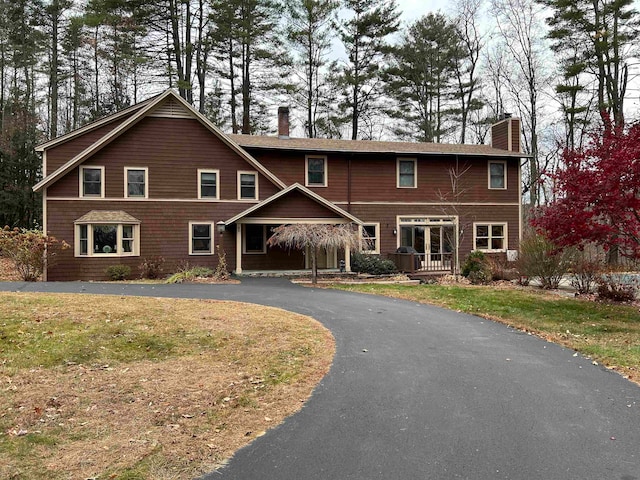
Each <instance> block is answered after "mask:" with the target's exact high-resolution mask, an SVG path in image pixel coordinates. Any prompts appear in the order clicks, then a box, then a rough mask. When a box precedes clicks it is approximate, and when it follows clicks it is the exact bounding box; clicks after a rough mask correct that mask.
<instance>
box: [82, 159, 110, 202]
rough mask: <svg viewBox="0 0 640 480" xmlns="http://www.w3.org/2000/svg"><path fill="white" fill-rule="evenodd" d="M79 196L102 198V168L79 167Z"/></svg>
mask: <svg viewBox="0 0 640 480" xmlns="http://www.w3.org/2000/svg"><path fill="white" fill-rule="evenodd" d="M80 196H81V197H86V198H91V197H96V198H103V197H104V167H80Z"/></svg>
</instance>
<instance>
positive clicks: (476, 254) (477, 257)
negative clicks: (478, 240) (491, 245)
mask: <svg viewBox="0 0 640 480" xmlns="http://www.w3.org/2000/svg"><path fill="white" fill-rule="evenodd" d="M485 260H486V257H485V254H484V252H481V251H480V250H474V251H473V252H471V253H469V255H467V258H465V259H464V263H463V264H462V270H461V272H460V273H462V276H463V277H468V276H469V274H470V273H471V272H477V271H479V270H483V269H485V268H486V263H485Z"/></svg>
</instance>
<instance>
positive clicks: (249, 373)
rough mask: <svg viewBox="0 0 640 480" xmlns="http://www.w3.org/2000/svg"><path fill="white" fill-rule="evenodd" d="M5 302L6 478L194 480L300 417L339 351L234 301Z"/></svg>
mask: <svg viewBox="0 0 640 480" xmlns="http://www.w3.org/2000/svg"><path fill="white" fill-rule="evenodd" d="M0 305H1V306H2V308H0V380H1V382H0V383H1V384H2V394H0V478H3V479H4V478H7V479H14V478H15V479H25V480H31V479H40V478H47V479H51V480H62V479H66V478H94V477H95V478H98V479H99V480H109V479H114V478H118V479H130V480H134V479H136V480H137V479H152V478H153V479H155V478H194V477H195V476H197V475H199V474H201V473H202V472H203V471H206V470H209V469H211V466H212V465H214V464H217V463H218V462H219V461H221V460H222V459H224V458H226V457H228V456H230V455H231V454H232V453H233V452H234V451H235V450H236V449H237V448H240V447H241V446H243V445H245V444H246V443H247V442H249V441H250V440H251V439H252V438H253V437H252V436H251V435H247V433H246V432H254V435H257V434H259V433H260V432H262V431H264V430H266V429H267V428H270V427H271V426H273V425H276V424H277V423H278V422H280V421H281V420H282V418H283V417H284V416H285V415H288V414H290V413H293V412H295V411H296V410H298V409H299V408H300V407H301V402H300V399H304V398H307V396H308V395H310V393H311V391H312V389H313V387H314V386H315V384H316V383H317V382H318V381H319V380H320V378H322V376H323V375H324V374H325V373H326V372H327V371H328V369H329V366H330V364H331V358H332V355H333V351H334V350H333V345H334V344H333V340H332V337H331V335H330V334H329V332H328V331H327V330H326V329H324V328H323V327H321V326H320V324H319V323H317V322H315V321H313V320H312V319H310V318H308V317H302V316H300V315H297V314H293V313H290V312H284V311H282V310H278V309H273V308H268V307H260V306H254V305H246V304H238V303H234V302H218V301H209V300H175V299H158V298H135V297H118V296H92V295H70V294H35V293H33V294H32V293H2V292H0ZM266 416H268V417H269V418H270V421H269V422H267V421H266V420H265V417H266ZM220 425H223V426H225V427H219V428H217V426H220ZM226 426H228V427H226Z"/></svg>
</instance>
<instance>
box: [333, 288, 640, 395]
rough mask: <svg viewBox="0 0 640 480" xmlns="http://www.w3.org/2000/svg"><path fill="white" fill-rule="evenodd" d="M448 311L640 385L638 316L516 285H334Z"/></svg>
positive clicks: (630, 308)
mask: <svg viewBox="0 0 640 480" xmlns="http://www.w3.org/2000/svg"><path fill="white" fill-rule="evenodd" d="M332 286H333V287H334V288H339V289H342V290H349V291H356V292H363V293H373V294H377V295H386V296H390V297H395V298H403V299H406V300H411V301H415V302H422V303H428V304H431V305H438V306H441V307H446V308H449V309H452V310H456V311H459V312H465V313H470V314H473V315H478V316H480V317H484V318H489V319H492V320H496V321H499V322H501V323H505V324H507V325H510V326H513V327H515V328H518V329H521V330H525V331H527V332H530V333H532V334H535V335H539V336H541V337H544V338H546V339H548V340H550V341H552V342H556V343H560V344H562V345H564V346H566V347H569V348H571V349H574V350H577V351H579V352H581V353H583V354H585V355H588V356H589V357H591V358H592V359H593V360H594V361H597V362H600V363H602V364H604V365H606V366H608V367H610V368H614V369H615V370H618V371H620V372H621V373H622V374H623V375H625V376H627V377H628V378H629V379H631V380H633V381H635V382H639V383H640V312H639V310H638V306H637V305H616V304H609V303H601V302H593V301H587V300H582V299H579V298H578V299H576V298H567V297H563V296H560V295H557V294H554V293H550V292H543V291H537V290H531V289H517V288H515V287H513V288H512V287H501V288H497V287H495V286H486V287H480V286H458V285H380V284H361V285H332Z"/></svg>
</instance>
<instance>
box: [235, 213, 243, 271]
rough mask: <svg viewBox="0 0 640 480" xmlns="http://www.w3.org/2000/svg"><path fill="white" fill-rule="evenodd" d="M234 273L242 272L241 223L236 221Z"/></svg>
mask: <svg viewBox="0 0 640 480" xmlns="http://www.w3.org/2000/svg"><path fill="white" fill-rule="evenodd" d="M236 273H237V274H241V273H242V225H241V224H239V223H236Z"/></svg>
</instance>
